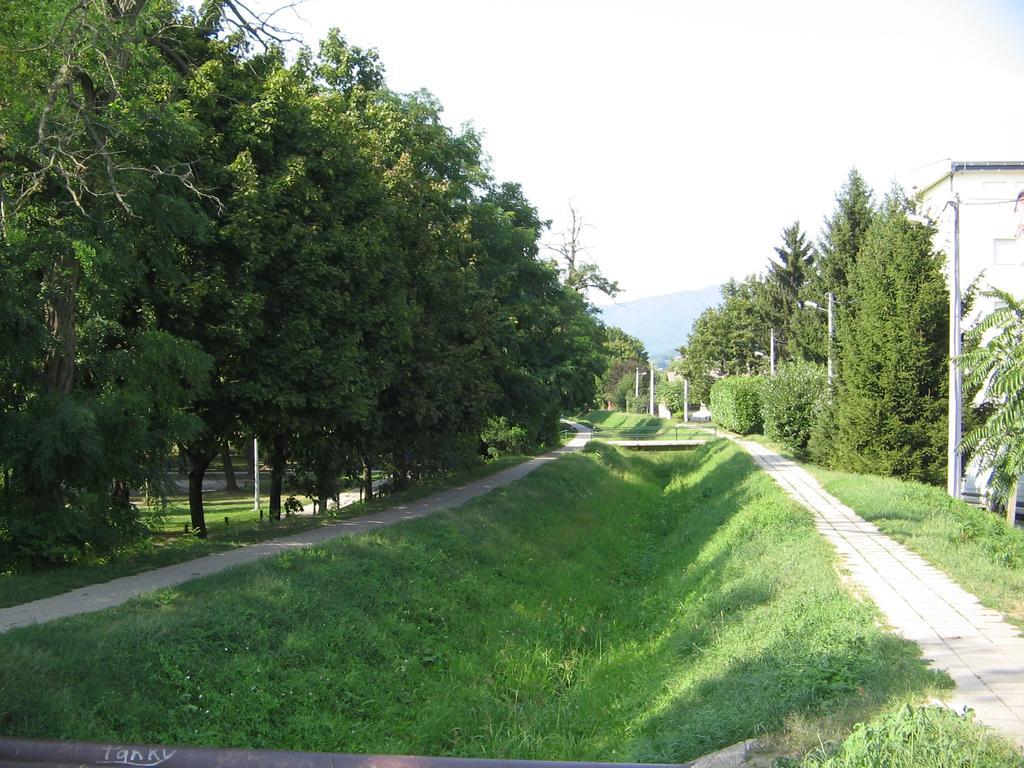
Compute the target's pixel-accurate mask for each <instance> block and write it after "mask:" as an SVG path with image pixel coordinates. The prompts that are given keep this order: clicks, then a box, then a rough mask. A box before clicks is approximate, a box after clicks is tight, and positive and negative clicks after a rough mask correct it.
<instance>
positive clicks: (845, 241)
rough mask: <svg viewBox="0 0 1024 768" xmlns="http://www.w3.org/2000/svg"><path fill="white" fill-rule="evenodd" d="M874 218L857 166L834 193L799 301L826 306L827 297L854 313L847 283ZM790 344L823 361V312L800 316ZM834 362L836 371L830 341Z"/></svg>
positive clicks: (837, 355) (835, 357) (835, 351)
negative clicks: (829, 213) (830, 296)
mask: <svg viewBox="0 0 1024 768" xmlns="http://www.w3.org/2000/svg"><path fill="white" fill-rule="evenodd" d="M874 216H875V204H874V200H873V199H872V192H871V189H870V188H869V187H868V185H867V184H866V183H865V181H864V178H863V177H862V176H861V175H860V173H859V172H858V171H857V169H856V168H852V169H850V173H849V175H848V176H847V180H846V182H845V183H844V184H843V187H842V189H840V191H839V192H838V193H837V194H836V198H835V210H834V211H833V213H832V215H831V217H829V218H827V219H826V220H825V226H824V229H823V231H822V234H821V237H820V238H819V240H818V248H817V254H818V255H817V258H816V259H815V263H814V266H813V268H812V270H811V272H810V274H809V275H808V277H807V281H806V282H805V283H804V287H803V290H802V291H801V296H800V298H801V299H802V300H804V301H807V300H810V301H814V302H816V303H817V304H819V305H820V306H825V302H826V296H827V295H828V294H829V293H831V294H832V295H833V297H834V300H835V304H836V306H844V307H846V309H847V312H848V313H849V312H850V311H852V309H853V308H852V306H851V305H850V303H849V301H848V298H849V280H850V276H851V275H852V274H853V268H854V266H855V265H856V263H857V257H858V254H859V253H860V251H861V248H862V247H863V246H864V238H865V235H866V234H867V231H868V228H869V227H870V226H871V222H872V220H873V219H874ZM793 346H794V349H793V351H794V353H795V355H796V356H797V357H801V358H803V359H805V360H809V361H811V362H815V363H824V362H825V360H826V359H827V357H828V326H827V318H826V316H825V314H824V313H823V312H814V311H803V312H798V313H797V314H796V316H795V318H794V324H793ZM832 364H833V368H834V370H836V371H838V369H839V366H840V365H841V364H842V351H841V349H840V348H839V344H838V339H833V348H832Z"/></svg>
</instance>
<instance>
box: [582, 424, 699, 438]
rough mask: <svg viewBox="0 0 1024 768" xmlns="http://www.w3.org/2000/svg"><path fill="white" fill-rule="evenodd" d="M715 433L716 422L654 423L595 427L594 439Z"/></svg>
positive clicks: (666, 436) (690, 435) (689, 436)
mask: <svg viewBox="0 0 1024 768" xmlns="http://www.w3.org/2000/svg"><path fill="white" fill-rule="evenodd" d="M708 435H713V436H714V437H718V427H716V426H715V425H714V424H700V425H690V424H689V423H686V424H673V425H669V426H665V425H652V426H649V427H630V428H628V429H626V428H621V429H616V428H605V427H599V426H595V427H594V437H593V439H594V440H691V439H700V438H702V437H707V436H708Z"/></svg>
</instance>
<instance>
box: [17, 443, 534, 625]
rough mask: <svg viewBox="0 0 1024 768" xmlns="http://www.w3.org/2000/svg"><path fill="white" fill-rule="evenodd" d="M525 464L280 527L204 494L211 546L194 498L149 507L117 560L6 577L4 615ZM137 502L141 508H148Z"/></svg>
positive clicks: (235, 500) (222, 496)
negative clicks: (199, 531) (135, 537)
mask: <svg viewBox="0 0 1024 768" xmlns="http://www.w3.org/2000/svg"><path fill="white" fill-rule="evenodd" d="M525 459H526V457H525V456H504V457H502V458H500V459H497V460H495V461H492V462H489V463H487V464H484V465H481V466H479V467H474V468H472V469H469V470H465V471H462V472H456V473H451V474H450V475H448V476H446V477H441V478H437V479H434V480H431V481H427V482H424V483H422V484H421V485H417V486H416V487H414V488H410V489H408V490H405V491H402V492H401V493H395V494H391V495H389V496H385V497H383V498H381V499H375V500H374V501H372V502H370V503H358V504H352V505H350V506H347V507H343V508H342V509H340V510H338V511H337V512H333V511H332V512H331V513H329V514H327V515H316V516H313V515H297V516H294V517H282V519H281V520H280V521H272V520H270V519H268V518H266V517H264V519H262V520H261V519H260V517H259V514H258V513H257V512H256V511H255V509H254V508H253V497H252V492H251V491H250V492H245V491H243V492H240V493H227V492H224V491H213V492H209V493H205V494H204V504H203V506H204V508H205V510H206V524H207V534H208V536H207V538H206V539H198V538H196V537H195V536H194V535H193V534H191V533H186V532H185V524H186V523H189V522H190V520H191V518H190V515H189V511H188V498H187V497H186V496H171V497H169V498H168V499H167V502H166V505H165V506H164V507H163V508H162V509H159V510H149V509H146V508H145V507H144V506H143V509H142V511H143V514H144V516H145V518H146V520H147V521H148V525H149V528H150V532H149V533H148V534H147V535H146V536H145V537H144V538H143V539H142V540H140V541H138V542H136V543H134V544H132V545H130V546H128V547H125V548H124V549H122V550H120V551H118V552H114V553H111V554H108V555H104V556H92V557H86V558H85V559H84V560H83V561H82V562H80V563H75V564H71V565H64V566H57V567H51V568H36V569H23V570H19V571H12V572H9V573H0V608H6V607H8V606H11V605H18V604H20V603H27V602H29V601H31V600H38V599H40V598H43V597H50V596H51V595H59V594H61V593H63V592H67V591H69V590H72V589H77V588H79V587H84V586H87V585H89V584H98V583H101V582H104V581H110V580H111V579H116V578H119V577H121V576H130V575H132V574H135V573H141V572H142V571H148V570H152V569H153V568H160V567H163V566H165V565H173V564H174V563H180V562H184V561H186V560H193V559H195V558H197V557H204V556H205V555H212V554H215V553H217V552H223V551H225V550H228V549H234V548H236V547H244V546H247V545H249V544H255V543H258V542H261V541H266V540H267V539H272V538H276V537H278V536H287V535H289V534H292V533H300V532H301V531H304V530H308V529H309V528H314V527H317V526H321V525H327V524H330V523H334V522H337V521H338V520H344V519H346V518H349V517H353V516H356V515H363V514H368V513H370V512H372V511H374V510H375V509H379V508H381V507H386V506H388V505H391V504H400V503H405V502H409V501H413V500H415V499H418V498H422V497H423V496H426V495H428V494H431V493H434V492H436V491H438V490H442V489H444V488H449V487H453V486H455V485H459V484H461V483H465V482H470V481H472V480H475V479H478V478H481V477H486V476H487V475H489V474H493V473H495V472H499V471H501V470H502V469H507V468H508V467H510V466H513V465H514V464H518V463H519V462H521V461H524V460H525ZM268 485H269V483H268ZM261 498H262V502H261V506H262V508H263V511H264V515H266V511H267V509H268V507H269V506H270V497H269V496H262V497H261ZM137 501H138V502H140V503H141V500H137ZM302 501H304V502H305V501H308V500H307V499H302Z"/></svg>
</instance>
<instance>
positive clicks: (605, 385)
mask: <svg viewBox="0 0 1024 768" xmlns="http://www.w3.org/2000/svg"><path fill="white" fill-rule="evenodd" d="M604 333H605V340H604V351H605V359H606V361H607V362H606V367H605V371H604V373H603V374H602V376H601V384H600V387H599V389H600V394H601V398H602V399H603V400H604V402H605V403H606V404H608V403H610V404H612V405H614V407H615V408H619V409H622V410H626V409H627V408H628V405H629V404H630V402H631V401H632V400H633V398H634V397H635V396H636V394H635V388H636V375H637V374H636V371H637V369H638V368H639V369H646V368H647V350H646V349H644V343H643V342H642V341H640V339H638V338H636V337H634V336H630V335H629V334H628V333H626V332H625V331H623V330H622V329H621V328H616V327H615V326H609V327H607V328H605V330H604ZM641 384H642V389H643V391H644V392H646V391H647V387H648V386H649V384H648V382H647V380H646V379H644V380H643V381H642V382H641ZM645 397H646V395H645Z"/></svg>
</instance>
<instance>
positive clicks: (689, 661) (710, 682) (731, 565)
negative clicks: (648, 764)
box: [0, 441, 944, 761]
mask: <svg viewBox="0 0 1024 768" xmlns="http://www.w3.org/2000/svg"><path fill="white" fill-rule="evenodd" d="M876 618H877V614H876V612H875V611H874V609H873V608H872V607H871V606H869V605H868V604H865V603H861V602H858V601H857V600H854V599H853V598H851V597H850V596H849V594H848V593H847V592H846V591H844V589H843V588H842V587H841V586H840V584H839V583H838V580H837V578H836V575H835V572H834V568H833V555H832V552H831V550H830V549H829V547H828V545H827V544H826V543H825V542H823V541H822V540H821V538H820V537H819V536H818V535H817V533H816V531H815V530H814V528H813V526H812V524H811V520H810V516H809V515H808V514H807V513H806V512H805V511H803V510H802V509H801V508H800V507H798V506H796V505H795V504H794V503H793V502H791V501H789V500H788V499H786V498H785V497H784V496H783V495H782V494H781V492H780V491H778V490H777V488H776V487H775V485H774V483H772V481H771V480H770V479H768V478H767V477H766V476H765V475H763V474H762V473H759V472H757V471H756V470H755V469H754V468H753V465H752V463H751V461H750V460H749V458H748V457H747V456H746V455H745V454H743V453H742V452H741V451H739V450H738V449H737V448H736V447H734V446H732V445H730V444H728V443H726V442H725V441H718V442H716V443H714V444H711V445H708V446H705V447H704V448H702V449H700V450H699V451H696V452H692V453H670V454H667V453H658V454H640V455H637V454H631V455H627V454H623V453H620V452H618V451H616V450H614V449H612V448H609V447H607V446H595V447H594V448H593V450H591V451H588V452H587V453H584V454H574V455H571V456H568V457H565V458H563V459H561V460H560V461H558V462H556V463H554V464H551V465H548V466H547V467H545V468H543V469H541V470H540V471H538V472H536V473H534V474H533V475H531V476H530V477H528V478H526V479H525V480H523V481H521V482H520V483H517V484H516V485H514V486H510V487H509V488H506V489H501V490H499V491H496V492H494V493H492V494H490V495H488V496H487V497H484V498H482V499H479V500H477V501H475V502H472V503H471V504H469V505H467V506H465V507H463V508H461V509H460V510H457V511H452V512H447V513H442V514H440V515H438V516H435V517H433V518H428V519H423V520H418V521H415V522H411V523H407V524H403V525H401V526H397V527H395V528H391V529H388V530H386V531H380V532H377V533H375V534H373V535H363V536H359V537H355V538H351V539H346V540H342V541H338V542H334V543H332V544H330V545H327V546H324V547H320V548H317V549H313V550H307V551H302V552H294V553H290V554H287V555H284V556H281V557H278V558H275V559H273V560H269V561H263V562H261V563H256V564H252V565H249V566H244V567H241V568H238V569H235V570H233V571H230V572H227V573H224V574H220V575H218V576H215V577H211V578H208V579H204V580H200V581H196V582H191V583H189V584H186V585H182V586H180V587H178V588H176V589H171V590H165V591H162V592H160V593H157V594H155V595H153V596H149V597H147V598H144V599H140V600H136V601H133V602H132V603H129V604H128V605H125V606H122V607H120V608H117V609H114V610H111V611H107V612H104V613H102V614H94V615H90V616H81V617H76V618H73V619H68V620H63V621H60V622H55V623H52V624H48V625H46V626H45V627H29V628H24V629H20V630H16V631H13V632H11V633H9V634H7V635H4V636H0V733H2V734H4V735H7V736H37V737H54V738H68V739H71V738H74V739H92V740H101V741H102V740H118V741H153V742H163V743H194V744H206V745H244V746H250V747H282V748H293V749H310V750H332V751H333V750H337V751H351V752H388V753H414V754H450V755H466V756H489V757H506V758H546V759H591V760H597V759H601V760H644V761H679V760H685V759H688V758H692V757H694V756H696V755H700V754H702V753H705V752H707V751H709V750H712V749H715V748H718V747H721V746H724V745H726V744H729V743H732V742H735V741H737V740H738V739H741V738H745V737H750V736H754V735H757V734H759V733H764V732H773V731H777V730H779V729H782V728H784V727H786V726H787V725H793V724H794V723H797V724H799V723H801V722H803V723H806V722H808V721H811V722H818V720H817V718H819V717H826V718H827V721H826V722H825V727H826V728H838V727H842V726H846V725H849V724H850V723H851V722H853V720H855V719H860V718H862V717H864V716H866V715H868V714H871V713H873V712H875V711H877V710H878V709H879V708H880V707H882V706H884V705H887V704H888V703H891V702H892V701H901V700H906V699H917V698H919V697H921V696H924V695H931V694H932V693H933V692H934V690H935V688H936V686H941V685H942V684H943V680H944V678H941V677H939V676H937V675H935V674H934V673H931V672H929V671H927V670H926V669H925V667H924V665H923V663H922V662H921V661H920V659H919V654H918V651H917V649H916V647H915V646H913V645H912V644H910V643H908V642H905V641H903V640H900V639H898V638H896V637H893V636H890V635H888V634H886V633H884V632H882V631H881V630H880V629H879V628H878V627H877V625H876ZM826 713H829V714H828V715H826ZM829 735H830V734H829V733H826V734H825V736H826V737H828V736H829Z"/></svg>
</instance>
